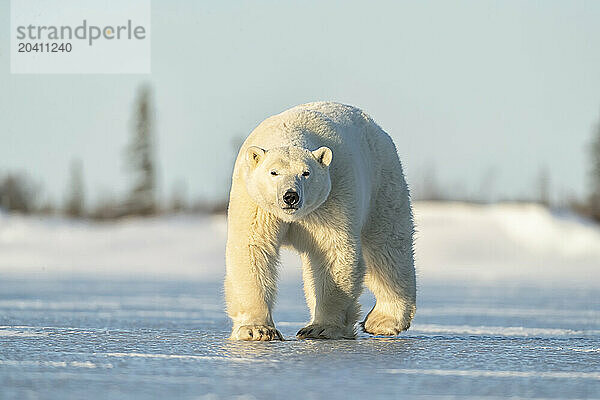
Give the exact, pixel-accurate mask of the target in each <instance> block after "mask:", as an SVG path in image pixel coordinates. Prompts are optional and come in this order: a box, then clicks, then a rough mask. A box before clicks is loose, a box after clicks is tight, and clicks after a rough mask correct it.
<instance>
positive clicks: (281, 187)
mask: <svg viewBox="0 0 600 400" xmlns="http://www.w3.org/2000/svg"><path fill="white" fill-rule="evenodd" d="M332 158H333V154H332V152H331V150H330V149H329V148H328V147H320V148H318V149H316V150H314V151H310V150H308V149H305V148H302V147H296V146H289V147H278V148H274V149H269V150H264V149H262V148H260V147H257V146H250V147H249V148H248V149H247V150H246V160H245V161H246V168H247V169H246V189H247V191H248V194H249V195H250V197H251V198H252V200H254V202H256V204H258V205H259V206H260V207H261V208H263V209H264V210H266V211H269V212H271V213H273V214H275V215H276V216H278V217H279V218H281V219H283V220H284V221H294V220H297V219H300V218H302V217H304V216H306V215H307V214H309V213H311V212H312V211H314V210H315V209H316V208H317V207H319V206H320V205H321V204H323V202H325V200H327V197H328V196H329V192H330V190H331V178H330V176H329V164H331V160H332Z"/></svg>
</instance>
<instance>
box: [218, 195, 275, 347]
mask: <svg viewBox="0 0 600 400" xmlns="http://www.w3.org/2000/svg"><path fill="white" fill-rule="evenodd" d="M284 229H285V226H284V225H283V224H282V223H281V221H280V220H278V219H277V218H276V217H275V216H273V215H272V214H269V213H267V212H264V211H262V210H261V209H260V208H259V207H257V206H256V205H254V206H253V205H252V204H251V203H250V204H248V203H246V204H241V205H240V204H237V205H235V204H231V205H230V209H229V215H228V237H227V250H226V266H227V272H226V276H225V301H226V303H227V313H228V314H229V317H230V318H231V320H232V321H233V328H232V331H231V337H230V339H235V340H260V341H264V340H273V339H278V340H283V336H282V335H281V333H280V332H279V331H278V330H277V329H275V325H274V323H273V318H272V316H271V312H272V309H273V304H274V302H275V295H276V290H277V288H276V283H277V261H278V255H279V244H280V242H281V239H280V238H281V235H282V234H283V233H284V232H283V230H284Z"/></svg>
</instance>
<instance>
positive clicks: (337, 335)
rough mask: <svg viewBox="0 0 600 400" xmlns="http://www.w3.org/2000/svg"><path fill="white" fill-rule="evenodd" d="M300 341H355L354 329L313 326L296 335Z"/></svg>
mask: <svg viewBox="0 0 600 400" xmlns="http://www.w3.org/2000/svg"><path fill="white" fill-rule="evenodd" d="M296 336H297V337H298V339H354V338H355V337H356V334H355V333H354V329H351V328H347V327H339V326H335V325H323V324H311V325H308V326H305V327H304V328H302V329H300V330H299V331H298V333H296Z"/></svg>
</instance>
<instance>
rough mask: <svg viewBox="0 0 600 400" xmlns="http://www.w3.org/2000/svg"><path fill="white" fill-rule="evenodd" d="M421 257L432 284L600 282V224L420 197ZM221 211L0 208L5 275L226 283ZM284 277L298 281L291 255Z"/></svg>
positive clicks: (542, 211)
mask: <svg viewBox="0 0 600 400" xmlns="http://www.w3.org/2000/svg"><path fill="white" fill-rule="evenodd" d="M414 213H415V219H416V225H417V234H416V242H415V247H416V260H417V273H418V277H419V280H420V281H421V284H423V283H424V282H428V281H448V280H451V281H463V282H468V281H479V282H494V283H498V282H505V283H510V282H515V283H519V284H544V285H552V284H560V285H578V286H600V276H599V272H600V228H599V227H598V226H597V225H594V224H592V223H590V222H589V221H586V220H584V219H582V218H580V217H578V216H576V215H573V214H571V213H558V212H553V211H551V210H548V209H546V208H544V207H541V206H539V205H535V204H495V205H474V204H464V203H423V202H421V203H416V204H415V206H414ZM226 231H227V227H226V222H225V218H224V217H223V216H185V215H178V216H167V217H156V218H151V219H125V220H121V221H118V222H111V223H94V222H83V221H69V220H65V219H59V218H36V217H24V216H19V215H7V214H0V276H1V274H10V275H31V274H33V275H37V276H40V277H43V276H53V277H56V276H71V275H86V276H89V275H99V276H110V277H126V278H136V277H139V278H145V279H152V278H159V279H168V278H173V279H181V278H188V279H197V280H219V279H221V278H222V277H223V275H224V268H225V266H224V265H225V259H224V258H225V257H224V250H225V238H226ZM282 264H283V266H282V279H284V280H300V265H299V264H300V263H299V260H298V257H296V256H294V255H292V254H289V253H285V254H283V258H282Z"/></svg>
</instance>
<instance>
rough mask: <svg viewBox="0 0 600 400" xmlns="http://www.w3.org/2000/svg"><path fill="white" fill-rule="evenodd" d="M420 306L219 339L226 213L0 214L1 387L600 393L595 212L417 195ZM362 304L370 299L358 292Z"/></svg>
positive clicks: (58, 391) (195, 392) (301, 307)
mask: <svg viewBox="0 0 600 400" xmlns="http://www.w3.org/2000/svg"><path fill="white" fill-rule="evenodd" d="M415 216H416V221H417V229H418V232H417V241H416V256H417V267H418V274H419V278H418V282H419V291H418V309H417V314H416V318H415V320H414V323H413V325H412V327H411V329H410V330H409V331H408V332H406V333H404V334H402V335H400V336H399V337H397V338H374V337H370V336H368V335H365V334H360V335H359V338H358V340H354V341H319V340H305V341H299V340H296V339H295V336H294V335H295V333H296V331H297V330H298V329H300V328H301V327H302V326H303V325H304V323H305V322H306V321H307V319H308V311H307V309H306V306H305V304H304V299H303V296H302V289H301V283H300V274H299V265H298V264H299V263H298V260H297V257H295V256H292V255H290V254H285V255H284V257H283V266H282V269H283V274H282V277H283V279H282V281H283V282H282V285H281V291H280V294H279V301H278V305H277V309H276V311H275V316H274V318H275V321H276V324H277V327H278V328H279V329H280V331H281V332H282V333H283V334H284V336H285V337H286V339H288V340H286V341H285V342H272V343H246V342H242V343H240V342H232V341H228V340H226V338H227V336H228V335H229V329H230V322H229V321H228V319H227V317H226V315H225V313H224V310H223V298H222V284H221V280H222V277H223V273H224V245H225V235H226V224H225V220H224V218H223V217H206V216H205V217H198V216H195V217H187V216H176V217H160V218H155V219H144V220H137V219H131V220H123V221H120V222H118V223H106V224H94V223H88V222H72V221H66V220H63V219H47V218H46V219H33V218H31V217H20V216H13V215H11V216H9V215H6V214H0V398H1V399H26V398H44V399H65V398H86V399H104V398H118V399H132V398H144V399H145V398H162V399H171V398H185V399H219V398H240V399H242V398H243V399H265V398H285V399H303V400H306V399H327V400H331V399H347V398H369V399H378V398H409V399H419V398H436V399H438V398H444V399H445V398H560V399H576V398H600V394H599V393H600V361H599V360H600V274H599V272H598V269H599V267H600V230H599V229H598V228H597V227H596V226H594V225H592V224H590V223H589V222H586V221H584V220H581V219H580V218H578V217H576V216H573V215H570V214H557V213H553V212H549V211H548V210H546V209H544V208H542V207H539V206H535V205H522V204H512V205H511V204H505V205H490V206H475V205H467V204H460V203H456V204H438V203H418V204H416V205H415ZM361 302H362V303H363V304H364V307H363V314H364V312H366V311H368V310H369V309H370V307H371V306H372V305H373V302H374V299H373V298H372V297H371V296H370V295H369V294H365V295H364V296H363V297H362V298H361Z"/></svg>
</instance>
